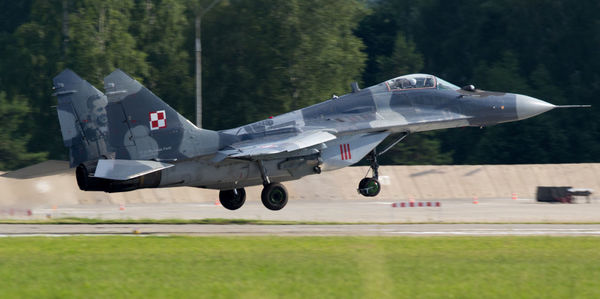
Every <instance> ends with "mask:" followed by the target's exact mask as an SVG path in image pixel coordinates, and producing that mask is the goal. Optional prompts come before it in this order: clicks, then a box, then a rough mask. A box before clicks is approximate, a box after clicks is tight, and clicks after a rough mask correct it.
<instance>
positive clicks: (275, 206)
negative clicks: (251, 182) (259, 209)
mask: <svg viewBox="0 0 600 299" xmlns="http://www.w3.org/2000/svg"><path fill="white" fill-rule="evenodd" d="M260 197H261V199H262V203H263V205H265V207H266V208H267V209H269V210H273V211H278V210H281V209H283V207H285V205H286V204H287V201H288V193H287V190H286V189H285V187H284V186H283V185H282V184H280V183H271V184H268V185H266V186H265V188H264V189H263V191H262V193H261V195H260Z"/></svg>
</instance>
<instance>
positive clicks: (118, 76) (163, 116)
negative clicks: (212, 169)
mask: <svg viewBox="0 0 600 299" xmlns="http://www.w3.org/2000/svg"><path fill="white" fill-rule="evenodd" d="M104 88H105V90H106V95H107V97H108V102H109V104H108V107H107V110H108V119H109V131H110V144H111V146H112V147H113V149H114V150H115V152H116V157H117V159H129V160H157V161H173V160H180V159H185V158H191V157H194V156H199V155H206V154H211V153H214V152H216V151H217V150H218V149H219V135H218V133H217V132H214V131H210V130H202V129H198V128H197V127H196V126H194V125H193V124H192V123H190V122H189V121H188V120H187V119H185V118H184V117H183V116H181V115H180V114H179V113H177V111H175V109H173V108H171V107H170V106H169V105H167V104H166V103H165V102H163V101H162V100H161V99H160V98H159V97H157V96H156V95H155V94H153V93H152V92H151V91H150V90H148V89H147V88H146V87H144V86H143V85H142V84H140V83H139V82H138V81H136V80H135V79H133V78H131V77H130V76H128V75H127V74H125V73H124V72H123V71H121V70H119V69H117V70H115V71H114V72H112V73H111V74H110V75H108V76H106V78H104Z"/></svg>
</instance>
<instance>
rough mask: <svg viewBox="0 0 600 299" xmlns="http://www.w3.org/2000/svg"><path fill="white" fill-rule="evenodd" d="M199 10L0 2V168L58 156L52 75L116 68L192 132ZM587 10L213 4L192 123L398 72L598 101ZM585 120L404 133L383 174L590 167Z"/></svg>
mask: <svg viewBox="0 0 600 299" xmlns="http://www.w3.org/2000/svg"><path fill="white" fill-rule="evenodd" d="M211 2H212V1H200V0H194V1H192V0H180V1H177V0H119V1H117V0H105V1H94V0H60V1H59V0H25V1H3V2H2V4H0V42H1V44H2V45H3V47H0V69H1V70H2V71H1V72H0V123H2V130H0V169H14V168H18V167H22V166H25V165H28V164H32V163H35V162H39V161H42V160H45V159H66V158H67V157H66V155H67V150H66V149H65V148H64V147H63V145H62V140H61V136H60V129H59V125H58V120H57V116H56V109H55V105H56V98H54V97H52V96H51V93H52V83H51V79H52V78H53V77H54V76H55V75H56V74H58V72H60V71H61V70H62V69H64V68H67V67H68V68H71V69H73V70H74V71H75V72H77V73H78V74H79V75H80V76H82V77H83V78H85V79H86V80H88V81H89V82H90V83H92V84H93V85H95V86H96V87H97V88H98V89H100V90H103V86H102V79H103V77H104V76H105V75H107V74H109V73H110V72H111V71H112V70H114V69H115V68H121V69H122V70H124V71H125V72H127V73H129V74H131V75H132V76H134V77H135V78H136V79H137V80H139V81H140V82H142V83H143V84H144V85H146V86H147V87H148V88H150V89H151V90H152V91H153V92H154V93H156V94H157V95H158V96H160V97H161V98H162V99H163V100H165V101H166V102H167V103H169V104H170V105H171V106H173V107H174V108H175V109H177V110H178V111H180V112H181V113H182V114H183V115H184V116H185V117H187V118H188V119H190V120H194V118H195V117H194V115H195V85H194V74H195V63H194V47H195V44H194V24H195V23H194V22H195V17H196V13H197V12H198V9H199V8H200V7H206V6H207V5H209V3H211ZM598 11H600V2H598V1H594V0H582V1H576V2H572V1H566V0H536V1H518V0H494V1H476V0H460V1H453V2H452V3H449V2H447V1H442V0H423V1H407V0H371V1H366V0H362V1H361V0H332V1H317V0H285V1H284V0H252V1H248V0H223V1H220V2H218V4H216V5H215V6H214V7H213V8H212V9H211V11H210V12H209V13H207V14H205V15H204V16H203V18H202V54H203V56H202V61H203V87H204V88H203V98H204V109H203V126H204V127H205V128H208V129H213V130H220V129H226V128H231V127H234V126H239V125H242V124H245V123H248V122H252V121H257V120H260V119H264V118H267V117H268V116H271V115H277V114H281V113H285V112H287V111H290V110H294V109H298V108H302V107H304V106H307V105H310V104H314V103H317V102H320V101H323V100H325V99H328V98H330V97H331V95H332V94H338V95H339V94H344V93H347V92H349V83H350V82H352V81H359V82H360V83H361V85H362V86H370V85H373V84H376V83H379V82H381V81H383V80H386V79H389V78H391V77H395V76H398V75H403V74H408V73H414V72H424V73H431V74H434V75H437V76H439V77H441V78H443V79H446V80H448V81H450V82H452V83H455V84H457V85H466V84H474V85H475V86H477V87H478V88H481V89H487V90H496V91H509V92H515V93H522V94H527V95H530V96H533V97H536V98H540V99H543V100H546V101H548V102H551V103H554V104H577V103H582V104H592V105H594V104H599V103H598V102H599V101H600V99H599V97H598V96H597V95H598V94H599V92H600V71H599V70H600V20H599V19H598V18H597V16H596V13H597V12H598ZM595 109H596V108H592V109H588V110H561V111H552V112H549V113H546V114H543V115H541V116H539V117H536V118H533V119H530V120H526V121H521V122H516V123H509V124H503V125H500V126H494V127H489V128H484V129H479V128H464V129H451V130H444V131H436V132H428V133H419V134H415V135H411V136H409V137H408V138H407V139H406V140H405V141H403V142H402V143H401V144H399V145H397V146H396V147H395V148H394V150H393V151H391V152H389V154H386V157H385V161H384V162H385V163H388V164H483V163H492V164H497V163H559V162H572V163H576V162H597V161H598V160H599V158H598V157H600V136H599V135H600V130H599V129H598V126H599V125H600V119H599V118H597V117H594V111H595Z"/></svg>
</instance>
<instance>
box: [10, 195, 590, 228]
mask: <svg viewBox="0 0 600 299" xmlns="http://www.w3.org/2000/svg"><path fill="white" fill-rule="evenodd" d="M438 202H439V204H440V206H439V207H436V203H438ZM394 203H396V206H397V207H393V204H394ZM401 203H404V207H401ZM413 205H414V206H413V207H411V206H410V203H409V202H406V201H402V202H392V201H382V200H376V199H375V200H373V199H369V200H367V199H364V200H357V201H352V200H296V201H290V202H288V204H287V206H286V207H285V208H283V209H282V210H279V211H271V210H268V209H266V208H265V207H264V206H263V205H262V203H261V202H260V201H256V200H252V201H247V202H246V204H245V205H244V206H243V207H241V208H240V209H238V210H235V211H230V210H227V209H225V208H223V207H222V206H220V205H217V204H215V202H199V203H140V204H131V205H129V204H119V203H102V204H94V205H87V204H86V205H71V206H55V207H38V208H33V209H31V215H28V213H27V211H26V210H24V209H21V210H17V211H15V212H14V213H13V215H8V214H7V212H10V211H7V210H6V209H3V210H2V209H0V218H19V219H44V218H46V217H51V218H64V217H80V218H101V219H143V218H150V219H169V218H170V219H206V218H224V219H249V220H281V221H310V222H341V223H423V222H433V223H438V222H441V223H457V222H459V223H463V222H478V223H481V222H485V223H510V222H520V223H527V222H558V223H569V222H588V223H590V222H598V223H600V201H598V200H592V201H591V203H586V201H585V200H583V199H580V200H579V201H578V203H577V204H549V203H537V202H535V201H534V200H531V199H518V200H512V199H510V198H507V199H479V200H478V202H477V203H476V204H475V203H473V200H471V199H465V200H440V201H416V202H414V203H413ZM2 212H4V214H3V213H2Z"/></svg>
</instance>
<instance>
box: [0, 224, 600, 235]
mask: <svg viewBox="0 0 600 299" xmlns="http://www.w3.org/2000/svg"><path fill="white" fill-rule="evenodd" d="M73 235H87V236H102V235H132V236H149V235H158V236H167V235H192V236H387V237H392V236H596V237H600V224H383V225H382V224H347V225H248V224H243V225H232V224H229V225H214V224H183V225H182V224H111V225H106V224H102V225H87V224H61V225H47V224H46V225H38V224H0V237H20V236H56V237H59V236H73Z"/></svg>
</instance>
